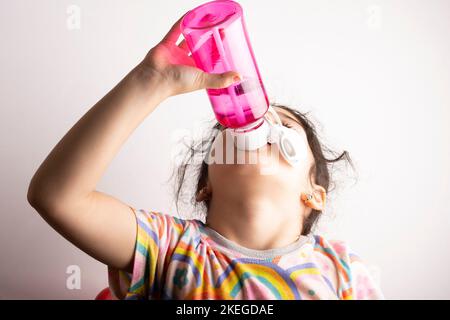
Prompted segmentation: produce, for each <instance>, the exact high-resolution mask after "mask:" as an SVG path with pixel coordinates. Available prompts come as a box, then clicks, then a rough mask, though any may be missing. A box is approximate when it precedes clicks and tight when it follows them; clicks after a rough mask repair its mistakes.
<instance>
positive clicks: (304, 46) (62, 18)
mask: <svg viewBox="0 0 450 320" xmlns="http://www.w3.org/2000/svg"><path fill="white" fill-rule="evenodd" d="M199 3H200V1H169V0H166V1H150V0H148V1H135V0H133V1H125V0H122V1H111V0H108V1H106V0H95V1H93V0H90V1H76V0H73V1H61V0H53V1H51V0H45V1H44V0H41V1H31V0H29V1H24V0H20V1H5V0H2V1H1V2H0V41H1V42H0V46H1V50H0V108H1V109H0V137H1V140H0V143H1V144H0V147H1V166H0V177H1V184H0V188H1V189H0V298H4V299H5V298H27V299H34V298H44V299H47V298H56V299H64V298H70V299H80V298H86V299H92V298H93V297H94V296H95V295H96V293H97V292H98V291H99V290H101V289H102V288H104V287H105V286H106V285H107V275H106V267H105V266H104V265H102V264H101V263H99V262H96V261H95V260H93V259H92V258H90V257H89V256H87V255H86V254H84V253H83V252H81V251H79V250H78V249H77V248H75V247H74V246H73V245H71V244H70V243H69V242H67V241H66V240H64V239H63V238H62V237H61V236H59V235H58V234H57V233H56V232H54V231H53V230H52V229H51V228H50V227H49V226H48V225H47V224H46V223H45V222H44V221H43V220H42V219H41V218H40V216H39V215H38V214H36V213H35V211H34V210H33V209H32V208H31V207H30V206H29V205H28V203H27V201H26V191H27V187H28V183H29V181H30V179H31V177H32V175H33V173H34V172H35V170H36V169H37V167H38V166H39V164H40V163H41V162H42V161H43V160H44V158H45V156H46V155H47V154H48V153H49V152H50V150H51V149H52V148H53V147H54V145H55V144H56V143H57V142H58V141H59V140H60V139H61V138H62V136H63V135H64V134H65V133H66V132H67V131H68V130H69V129H70V128H71V126H72V125H73V124H75V122H76V121H77V120H78V119H79V118H80V117H81V116H82V115H83V114H84V113H85V112H86V111H87V110H88V109H89V108H90V107H91V106H92V105H93V104H94V103H95V102H96V101H97V100H98V99H100V98H101V97H102V96H103V95H104V94H106V93H107V91H108V90H110V89H111V88H112V87H113V86H114V85H115V84H116V83H117V82H118V81H119V80H120V79H121V78H122V77H123V76H124V75H125V74H126V73H127V72H128V71H129V70H130V69H131V68H132V67H134V66H135V65H136V64H137V63H138V62H139V61H140V59H141V58H142V57H143V56H144V55H145V54H146V52H147V51H148V50H149V49H150V48H151V47H152V46H153V45H155V44H156V43H157V42H158V41H159V40H160V39H161V38H162V37H163V36H164V34H165V33H166V32H167V31H168V30H169V28H170V27H171V25H172V24H173V22H175V21H176V20H177V19H178V18H179V17H180V16H181V15H182V14H183V13H184V12H186V11H187V10H189V9H191V8H193V7H194V6H195V5H197V4H199ZM241 3H242V5H243V7H244V12H245V16H246V20H247V25H248V31H249V34H250V37H251V40H252V43H253V48H254V51H255V54H256V58H257V60H258V63H259V66H260V69H261V73H262V76H263V80H264V82H265V84H266V87H267V91H268V93H269V96H270V99H271V100H272V101H277V102H280V103H287V104H290V105H294V106H296V107H298V108H299V109H300V110H302V111H311V112H312V116H313V117H314V119H316V120H318V121H320V124H321V125H320V127H321V128H322V133H323V134H324V135H325V136H326V137H327V141H328V142H329V143H330V144H331V145H332V146H334V147H336V148H337V149H346V150H349V151H350V153H351V155H352V156H353V158H354V160H355V162H356V165H357V169H358V175H359V177H358V181H357V183H356V184H352V183H350V184H347V187H346V188H341V189H340V192H339V193H336V194H335V195H334V196H333V201H332V204H331V207H330V208H329V210H327V212H326V213H325V217H324V219H323V221H322V226H321V230H322V232H323V233H325V235H327V236H330V237H333V238H339V239H343V240H346V241H348V242H349V243H350V244H351V246H352V247H353V248H354V250H355V251H356V252H358V253H359V254H360V255H361V257H362V258H363V259H364V260H366V261H367V262H368V263H369V264H370V265H371V266H372V269H373V271H374V273H376V274H377V275H378V278H379V279H380V281H381V286H382V288H383V290H384V292H385V295H386V297H387V298H390V299H400V298H406V299H416V298H426V299H430V298H441V299H442V298H444V299H448V298H450V275H449V270H450V251H449V249H448V245H449V243H450V232H449V231H450V228H449V227H450V215H449V213H450V209H449V207H448V201H449V198H450V185H449V181H450V143H449V142H450V129H449V127H448V122H449V119H450V111H449V107H450V93H449V88H450V62H449V57H450V37H449V34H450V2H449V1H446V0H431V1H424V0H422V1H413V0H408V1H406V0H370V1H369V0H367V1H363V0H339V1H336V0H320V1H318V0H314V1H313V0H309V1H297V0H296V1H283V0H278V1H253V0H252V1H241ZM70 5H76V6H78V7H79V8H80V9H81V20H80V22H81V24H80V26H81V28H80V29H79V30H77V29H75V30H71V29H70V28H68V25H67V22H68V18H69V17H70V14H68V13H67V9H68V8H69V6H70ZM212 118H213V113H212V110H211V107H210V104H209V101H208V99H207V97H206V94H205V93H204V92H196V93H193V94H189V95H185V96H181V97H176V98H171V99H170V100H168V101H166V102H164V103H163V104H162V105H161V106H160V107H159V108H158V109H157V110H156V111H155V112H154V113H153V114H151V116H150V117H149V118H148V119H147V120H146V121H145V122H144V123H143V124H142V125H141V126H140V127H139V128H138V129H137V130H136V131H135V133H134V134H133V136H132V137H131V138H130V140H129V141H128V142H127V143H126V144H125V145H124V147H123V149H122V151H121V152H120V154H119V155H118V156H117V158H115V159H114V161H113V163H112V165H111V166H110V168H109V169H108V171H107V174H106V175H105V176H104V177H103V179H102V180H101V182H100V183H99V185H98V189H99V190H101V191H103V192H108V193H110V194H112V195H114V196H116V197H118V198H120V199H122V200H123V201H125V202H127V203H130V204H132V205H133V206H135V207H139V208H145V209H151V210H158V211H164V212H167V213H170V214H176V212H175V211H174V210H173V205H172V198H171V194H170V190H171V189H170V184H168V183H166V181H167V179H168V178H169V176H170V173H171V163H170V154H171V139H170V137H171V135H172V133H173V132H175V131H176V130H178V129H181V128H186V129H192V128H193V127H195V126H196V124H197V123H198V121H202V120H205V119H206V120H208V119H212ZM107 245H108V243H105V246H107ZM70 265H77V266H80V268H81V290H68V289H67V288H66V279H67V277H68V275H67V274H66V270H67V268H68V266H70Z"/></svg>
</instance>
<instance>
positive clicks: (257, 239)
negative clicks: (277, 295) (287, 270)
mask: <svg viewBox="0 0 450 320" xmlns="http://www.w3.org/2000/svg"><path fill="white" fill-rule="evenodd" d="M302 210H303V209H302V207H301V205H300V199H299V198H297V197H292V196H291V197H289V196H284V197H282V196H278V195H271V196H268V194H267V193H265V194H264V196H256V195H251V196H249V195H245V196H239V197H236V196H230V195H226V194H220V193H219V194H217V193H216V194H214V195H213V197H212V199H211V202H210V207H209V210H208V214H207V218H206V225H207V226H208V227H210V228H211V229H214V230H215V231H217V232H218V233H220V234H221V235H223V236H224V237H225V238H227V239H228V240H231V241H233V242H235V243H237V244H239V245H241V246H243V247H246V248H249V249H254V250H267V249H275V248H281V247H285V246H287V245H290V244H292V243H294V242H295V241H296V240H298V238H299V236H300V232H301V229H302V217H303V212H302Z"/></svg>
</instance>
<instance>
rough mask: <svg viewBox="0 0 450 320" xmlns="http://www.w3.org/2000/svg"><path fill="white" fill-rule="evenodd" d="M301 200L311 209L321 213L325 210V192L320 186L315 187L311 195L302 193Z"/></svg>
mask: <svg viewBox="0 0 450 320" xmlns="http://www.w3.org/2000/svg"><path fill="white" fill-rule="evenodd" d="M301 199H302V200H303V202H304V203H305V205H306V206H307V207H309V208H311V209H314V210H318V211H323V210H324V209H325V205H326V200H327V192H326V191H325V189H324V188H323V187H322V186H319V185H315V186H314V191H313V193H312V194H307V193H302V195H301Z"/></svg>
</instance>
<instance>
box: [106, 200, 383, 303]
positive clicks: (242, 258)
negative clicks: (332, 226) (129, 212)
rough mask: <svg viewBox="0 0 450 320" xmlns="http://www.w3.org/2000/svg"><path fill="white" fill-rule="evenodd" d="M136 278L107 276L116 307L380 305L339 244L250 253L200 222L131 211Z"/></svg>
mask: <svg viewBox="0 0 450 320" xmlns="http://www.w3.org/2000/svg"><path fill="white" fill-rule="evenodd" d="M132 209H133V212H134V213H135V215H136V220H137V223H138V231H137V239H136V251H135V257H134V266H133V272H132V273H128V272H125V271H123V270H117V269H114V268H112V267H109V268H108V279H109V286H110V290H111V292H112V293H113V295H114V296H115V297H116V298H118V299H185V300H190V299H205V300H206V299H221V300H228V299H251V300H253V299H258V300H264V299H270V300H274V299H283V300H287V299H304V300H308V299H383V298H384V297H383V294H382V293H381V291H380V289H379V288H378V286H377V285H376V284H375V281H374V280H373V278H372V276H371V274H370V272H369V271H368V269H367V268H366V266H365V264H364V263H363V262H362V261H361V260H360V259H359V258H358V257H357V256H356V255H355V254H353V253H351V252H350V250H349V248H348V247H347V245H346V244H345V243H344V242H341V241H327V240H325V239H324V238H323V237H321V236H318V235H310V236H302V237H300V238H299V239H298V240H297V241H296V242H294V243H292V244H290V245H288V246H285V247H283V248H277V249H270V250H253V249H249V248H245V247H242V246H240V245H238V244H237V243H234V242H232V241H230V240H228V239H226V238H225V237H223V236H222V235H220V234H219V233H217V232H216V231H215V230H213V229H211V228H209V227H208V226H206V225H205V224H204V223H203V222H201V221H200V220H183V219H179V218H177V217H174V216H170V215H166V214H163V213H159V212H152V211H145V210H136V209H134V208H132Z"/></svg>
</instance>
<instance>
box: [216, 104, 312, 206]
mask: <svg viewBox="0 0 450 320" xmlns="http://www.w3.org/2000/svg"><path fill="white" fill-rule="evenodd" d="M274 109H275V110H276V112H277V113H278V115H279V116H280V119H281V121H282V122H283V125H284V126H288V127H291V128H292V129H294V130H295V131H296V132H297V133H298V134H299V135H300V136H301V139H302V140H303V141H304V144H303V145H304V148H305V149H306V150H303V152H304V153H305V154H306V157H305V160H304V162H303V163H301V165H299V166H297V167H293V166H291V165H290V164H289V163H288V162H287V161H286V160H285V159H284V157H283V156H282V155H281V153H280V152H279V150H278V147H277V145H276V144H267V145H266V146H265V147H263V148H261V149H258V150H256V151H242V150H237V149H236V147H235V145H234V143H227V139H231V137H230V136H229V134H228V133H226V131H222V138H223V143H222V146H223V148H222V150H223V155H221V159H223V161H222V162H221V163H211V164H210V165H209V166H208V177H209V179H208V185H209V188H210V189H211V190H210V191H211V192H212V194H213V195H214V194H216V195H217V194H218V193H222V192H223V193H227V195H228V196H233V195H235V196H239V195H242V192H252V191H255V192H256V191H264V192H270V193H272V194H273V193H283V195H284V196H286V195H292V196H296V197H298V196H299V195H300V193H301V192H304V191H305V190H309V189H311V188H310V182H309V181H310V180H309V175H310V168H311V167H312V165H313V163H314V157H313V154H312V151H311V149H310V147H309V144H308V141H307V138H306V133H305V131H304V130H303V127H302V126H301V124H300V123H299V122H298V120H296V118H295V116H294V115H293V114H291V113H290V112H288V111H286V110H283V109H281V108H277V107H275V108H274ZM230 141H232V140H230ZM238 159H239V160H238Z"/></svg>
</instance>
